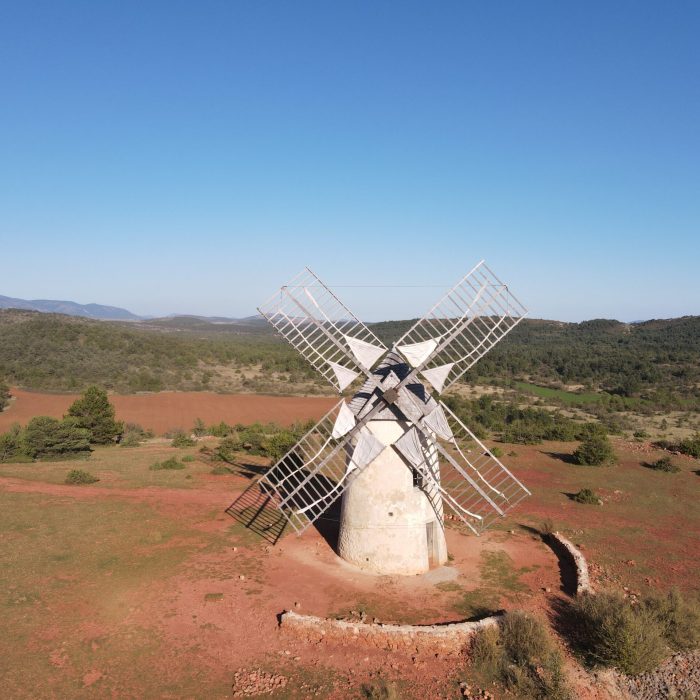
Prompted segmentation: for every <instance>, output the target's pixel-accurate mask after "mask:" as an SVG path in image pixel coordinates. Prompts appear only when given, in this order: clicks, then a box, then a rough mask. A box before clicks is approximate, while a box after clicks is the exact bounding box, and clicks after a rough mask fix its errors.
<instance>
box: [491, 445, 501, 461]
mask: <svg viewBox="0 0 700 700" xmlns="http://www.w3.org/2000/svg"><path fill="white" fill-rule="evenodd" d="M491 454H492V455H493V456H494V457H495V458H496V459H498V458H499V457H503V450H502V449H501V448H500V447H492V448H491Z"/></svg>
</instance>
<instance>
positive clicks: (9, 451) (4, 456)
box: [0, 423, 31, 462]
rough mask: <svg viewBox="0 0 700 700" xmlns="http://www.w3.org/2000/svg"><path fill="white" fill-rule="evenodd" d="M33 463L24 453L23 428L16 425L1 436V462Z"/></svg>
mask: <svg viewBox="0 0 700 700" xmlns="http://www.w3.org/2000/svg"><path fill="white" fill-rule="evenodd" d="M17 461H31V458H30V457H29V456H28V455H26V454H24V453H23V452H22V428H21V427H20V425H19V423H14V424H13V425H12V426H11V427H10V430H9V431H8V432H6V433H3V434H2V435H0V462H17Z"/></svg>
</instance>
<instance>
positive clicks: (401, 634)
mask: <svg viewBox="0 0 700 700" xmlns="http://www.w3.org/2000/svg"><path fill="white" fill-rule="evenodd" d="M498 620H499V616H492V617H486V618H484V619H483V620H478V621H476V622H452V623H448V624H444V625H385V624H380V623H377V624H368V623H365V622H349V621H347V620H333V619H328V618H322V617H315V616H313V615H299V614H298V613H295V612H293V611H289V612H285V613H283V614H282V616H281V620H280V628H281V630H282V632H284V633H288V634H294V635H295V636H301V637H304V638H305V639H306V640H308V641H312V642H328V643H331V644H339V645H341V646H342V645H347V644H362V645H365V646H370V647H376V648H378V649H390V650H396V651H405V652H406V653H421V652H425V653H433V654H435V653H440V654H459V653H460V652H461V651H462V650H463V649H464V647H465V646H467V644H468V643H469V641H470V639H471V637H472V636H473V635H474V634H475V633H476V632H478V631H479V630H481V629H484V628H485V627H492V626H495V625H497V624H498Z"/></svg>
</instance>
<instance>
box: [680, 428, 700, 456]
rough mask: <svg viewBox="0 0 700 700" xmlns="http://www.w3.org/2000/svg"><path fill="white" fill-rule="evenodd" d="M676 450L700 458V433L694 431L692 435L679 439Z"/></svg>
mask: <svg viewBox="0 0 700 700" xmlns="http://www.w3.org/2000/svg"><path fill="white" fill-rule="evenodd" d="M678 451H679V452H682V453H683V454H684V455H689V456H690V457H695V458H696V459H700V433H695V435H693V437H690V438H686V439H685V440H681V442H680V444H679V445H678Z"/></svg>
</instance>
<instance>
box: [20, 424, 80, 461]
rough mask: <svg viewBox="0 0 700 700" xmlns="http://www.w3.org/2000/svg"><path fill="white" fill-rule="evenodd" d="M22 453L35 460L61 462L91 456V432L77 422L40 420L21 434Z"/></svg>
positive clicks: (29, 425) (28, 426) (28, 425)
mask: <svg viewBox="0 0 700 700" xmlns="http://www.w3.org/2000/svg"><path fill="white" fill-rule="evenodd" d="M20 446H21V447H20V451H21V452H22V453H23V454H25V455H26V456H27V457H29V458H31V459H61V458H70V457H76V456H79V455H87V453H89V452H90V431H89V430H86V429H85V428H81V427H80V426H79V425H78V422H77V420H76V419H75V418H64V419H63V420H61V421H60V420H58V419H56V418H50V417H49V416H36V417H35V418H32V419H31V420H30V421H29V423H27V426H26V428H24V430H22V432H21V434H20Z"/></svg>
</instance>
